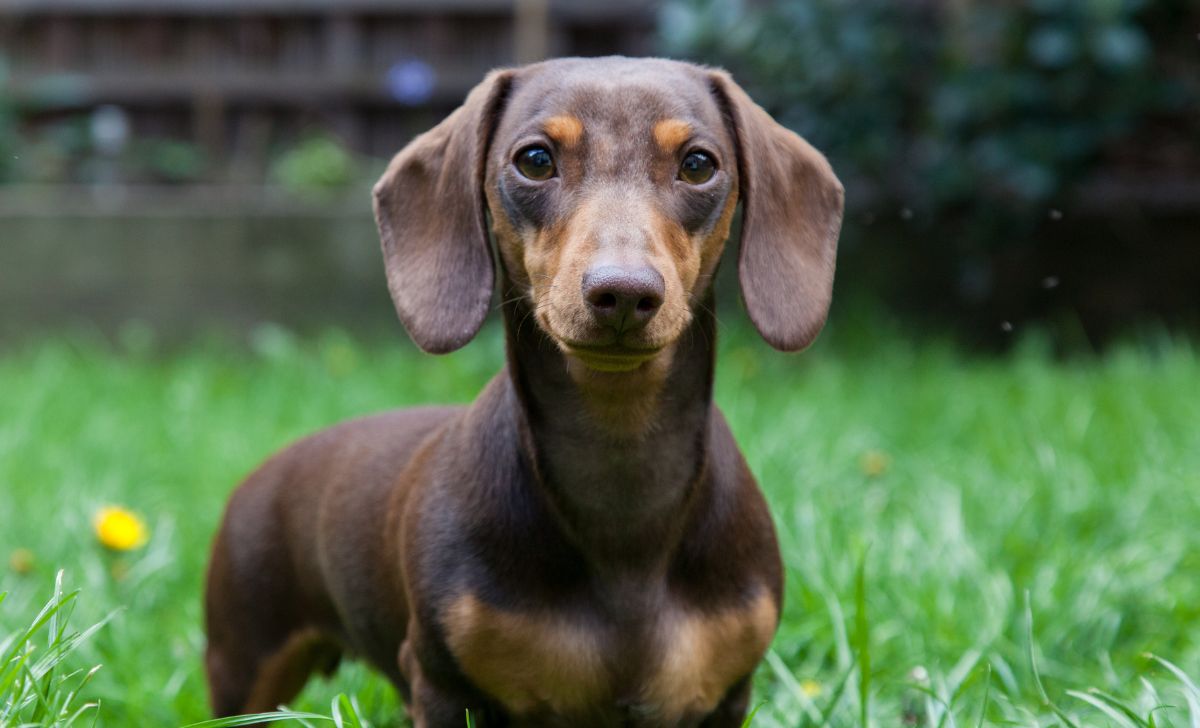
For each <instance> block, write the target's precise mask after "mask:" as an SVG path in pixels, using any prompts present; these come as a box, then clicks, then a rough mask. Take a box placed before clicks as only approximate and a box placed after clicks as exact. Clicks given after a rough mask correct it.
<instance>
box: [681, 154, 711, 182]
mask: <svg viewBox="0 0 1200 728" xmlns="http://www.w3.org/2000/svg"><path fill="white" fill-rule="evenodd" d="M716 171H717V163H716V162H714V161H713V158H712V157H710V156H708V155H707V154H705V153H704V152H691V153H689V154H688V155H687V156H686V157H684V158H683V164H680V165H679V179H681V180H683V181H684V182H687V183H688V184H690V185H702V184H704V183H705V182H707V181H709V180H710V179H712V176H713V172H716Z"/></svg>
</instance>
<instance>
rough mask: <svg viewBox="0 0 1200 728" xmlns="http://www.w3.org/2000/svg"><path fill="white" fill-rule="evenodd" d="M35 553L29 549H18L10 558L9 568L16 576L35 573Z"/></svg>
mask: <svg viewBox="0 0 1200 728" xmlns="http://www.w3.org/2000/svg"><path fill="white" fill-rule="evenodd" d="M33 564H34V559H33V552H32V551H30V550H29V549H17V550H16V551H13V552H12V555H11V556H9V557H8V568H10V569H12V570H13V573H16V574H28V573H29V572H31V571H33Z"/></svg>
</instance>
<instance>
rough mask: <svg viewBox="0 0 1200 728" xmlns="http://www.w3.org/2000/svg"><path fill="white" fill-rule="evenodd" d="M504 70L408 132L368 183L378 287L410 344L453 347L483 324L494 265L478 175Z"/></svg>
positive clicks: (500, 100) (500, 99)
mask: <svg viewBox="0 0 1200 728" xmlns="http://www.w3.org/2000/svg"><path fill="white" fill-rule="evenodd" d="M512 75H513V72H512V71H494V72H492V73H491V74H489V75H488V77H487V78H486V79H484V81H483V82H482V83H480V84H479V85H478V86H476V87H475V88H474V89H473V90H472V91H471V93H470V94H468V96H467V100H466V101H465V102H463V105H462V106H460V107H459V108H458V109H457V110H455V111H454V113H452V114H450V116H448V117H446V119H445V120H444V121H443V122H442V123H440V124H438V125H437V126H435V127H434V128H433V129H430V130H429V131H427V132H425V133H424V134H422V135H421V136H419V137H417V138H416V139H413V140H412V141H411V142H410V143H409V144H408V146H406V147H405V148H404V149H402V150H401V151H400V153H399V154H397V155H396V156H395V158H393V159H392V161H391V164H389V165H388V168H387V171H386V172H384V173H383V177H382V178H380V180H379V182H378V183H377V184H376V185H375V222H376V224H377V225H378V226H379V237H380V239H381V240H382V242H383V260H384V267H385V269H386V271H387V281H388V290H390V291H391V294H392V301H393V302H394V303H395V304H396V313H397V314H399V316H400V321H401V322H402V323H403V324H404V328H405V329H407V330H408V334H409V336H411V337H412V339H413V341H414V342H416V344H417V346H419V347H421V348H422V349H424V350H425V351H428V352H431V353H434V354H444V353H446V352H450V351H454V350H455V349H458V348H460V347H462V346H463V345H465V344H466V343H467V342H468V341H470V340H471V339H472V338H473V337H474V336H475V334H476V333H478V331H479V327H480V326H482V325H483V320H484V318H485V317H486V316H487V312H488V307H489V305H490V304H491V299H492V287H493V285H494V283H493V279H494V277H495V273H494V271H493V265H492V252H491V246H490V244H489V242H488V234H487V219H486V209H485V205H486V204H487V203H486V201H485V199H484V193H483V179H484V173H485V171H486V170H485V165H486V164H487V152H488V146H489V144H490V143H491V138H492V134H493V132H494V130H495V128H496V122H497V119H498V117H499V116H500V114H501V112H502V108H503V106H504V101H505V98H506V96H507V94H508V89H509V86H510V85H511V83H512Z"/></svg>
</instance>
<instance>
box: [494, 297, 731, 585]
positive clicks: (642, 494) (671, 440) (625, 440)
mask: <svg viewBox="0 0 1200 728" xmlns="http://www.w3.org/2000/svg"><path fill="white" fill-rule="evenodd" d="M709 296H710V298H711V293H710V294H709ZM506 299H508V300H509V303H507V304H506V305H505V307H504V315H505V326H506V330H507V338H508V341H507V345H508V365H509V373H510V376H511V378H512V381H513V385H514V387H515V389H516V391H517V395H518V397H519V398H520V400H521V403H522V408H523V420H524V422H523V425H522V429H523V430H524V435H525V436H524V443H523V447H524V448H525V450H526V451H527V453H528V455H529V457H530V460H531V462H532V463H533V466H534V468H535V469H536V472H537V476H538V480H539V481H540V486H541V487H542V488H543V490H544V492H545V494H546V496H547V498H548V500H549V502H550V505H551V508H552V509H553V510H554V511H555V512H556V514H557V515H558V517H559V520H560V523H561V525H562V527H563V528H564V530H565V531H566V535H567V537H568V538H569V539H571V540H572V541H573V542H574V543H575V544H576V545H577V546H578V547H579V548H580V550H581V551H582V552H583V554H584V555H585V557H586V558H587V559H588V560H589V561H590V562H591V563H592V564H593V565H594V566H595V567H596V568H597V569H600V570H605V569H611V570H615V571H616V572H621V571H625V570H628V569H637V570H641V569H645V568H658V567H662V566H664V565H665V563H666V560H667V559H668V558H669V556H670V554H671V553H672V551H673V549H674V546H675V545H676V544H677V543H678V539H679V532H680V529H681V527H682V524H683V523H684V522H685V517H684V516H685V515H686V512H687V510H688V506H689V504H690V502H691V500H692V497H693V496H694V494H695V490H696V487H697V486H698V484H700V483H703V482H704V477H703V476H704V474H705V466H706V458H707V449H708V433H709V420H710V414H711V410H712V386H713V379H712V375H713V361H714V355H715V350H714V345H715V335H716V330H715V321H714V319H713V314H712V313H711V312H712V301H711V300H707V301H705V305H702V306H698V307H696V308H697V311H696V314H695V317H694V319H693V321H692V322H691V324H690V325H689V326H688V329H687V330H685V331H684V332H683V334H682V335H681V336H680V337H679V339H678V340H677V342H676V343H675V344H674V345H673V347H672V348H671V349H670V350H668V351H664V353H663V354H662V355H660V356H659V357H658V358H656V359H655V360H652V361H650V362H647V363H646V364H643V365H642V367H641V368H640V369H638V370H636V371H635V372H629V373H604V372H596V371H592V370H588V369H586V368H585V367H584V366H583V364H582V362H579V361H577V360H573V359H570V358H568V357H567V356H566V355H564V354H563V353H562V351H561V350H560V349H559V348H558V346H557V345H556V344H555V343H554V342H553V341H552V340H551V339H550V338H549V337H547V336H546V334H545V333H544V332H543V331H542V330H541V328H540V327H539V326H538V325H537V324H536V323H534V321H533V320H532V317H531V316H529V307H528V304H527V303H526V302H525V301H524V299H523V298H520V297H517V296H506ZM513 299H515V300H513Z"/></svg>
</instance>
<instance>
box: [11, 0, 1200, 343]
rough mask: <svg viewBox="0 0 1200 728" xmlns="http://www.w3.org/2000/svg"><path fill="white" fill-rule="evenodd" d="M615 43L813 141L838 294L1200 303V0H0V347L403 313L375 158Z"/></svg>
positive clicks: (1124, 306)
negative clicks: (542, 66)
mask: <svg viewBox="0 0 1200 728" xmlns="http://www.w3.org/2000/svg"><path fill="white" fill-rule="evenodd" d="M613 53H619V54H627V55H651V54H654V55H667V56H671V57H676V58H686V59H693V60H697V61H700V62H703V63H707V64H713V65H721V66H724V67H726V68H728V69H729V70H730V71H732V73H733V74H734V76H735V77H736V78H737V79H738V80H739V81H740V82H741V83H742V85H743V86H745V87H746V88H747V90H748V91H749V92H750V93H751V95H752V96H753V97H754V98H755V99H756V100H758V101H759V102H760V103H761V104H762V105H763V106H764V107H766V108H767V110H768V111H770V112H771V113H772V114H773V115H774V116H775V117H776V118H777V119H778V120H780V121H781V122H782V123H784V124H786V125H788V126H790V127H791V128H793V129H795V130H796V131H798V132H799V133H801V134H802V135H804V136H806V137H807V138H808V139H809V140H810V141H811V142H812V143H813V144H814V145H815V146H817V147H818V148H819V149H821V150H823V151H824V152H825V153H826V154H827V155H828V156H829V157H830V159H831V161H832V162H833V165H834V168H835V169H836V170H837V171H838V173H839V175H840V176H841V178H842V179H843V181H844V182H845V184H846V188H847V217H846V223H845V230H844V234H843V238H842V248H841V254H840V258H839V276H838V281H837V289H838V292H837V295H836V296H835V311H834V316H835V320H836V319H837V317H838V316H844V315H845V312H846V311H850V310H877V311H886V312H887V315H889V316H897V317H900V318H901V319H902V320H904V321H905V322H908V323H911V324H912V325H913V326H914V327H921V328H932V329H934V330H936V331H939V332H942V331H949V332H953V334H954V335H956V336H958V337H960V338H961V339H963V340H965V341H968V342H970V343H972V344H978V345H982V346H986V347H1003V346H1004V345H1005V343H1006V342H1007V341H1009V340H1010V339H1011V338H1012V336H1011V335H1012V332H1013V331H1014V330H1017V329H1019V328H1021V327H1026V326H1028V325H1031V324H1033V325H1036V326H1037V327H1041V328H1045V329H1048V330H1050V331H1051V332H1052V333H1053V341H1054V342H1055V345H1056V347H1058V348H1064V349H1075V348H1080V347H1083V348H1093V347H1098V346H1102V345H1103V344H1104V343H1105V342H1106V341H1109V340H1110V339H1111V338H1112V337H1113V336H1114V335H1119V334H1121V333H1122V332H1128V331H1131V330H1133V331H1136V330H1138V329H1139V328H1140V327H1143V326H1145V325H1147V324H1148V325H1151V326H1154V327H1160V326H1169V327H1182V328H1192V327H1194V326H1195V325H1196V323H1197V319H1198V318H1200V317H1198V311H1200V103H1198V101H1200V5H1198V4H1197V3H1195V2H1194V0H1156V1H1154V0H1073V1H1072V0H1026V1H1024V2H979V1H976V0H915V1H912V2H901V3H897V2H884V1H882V0H864V1H861V2H847V1H845V0H811V1H809V2H788V1H786V0H743V1H741V2H737V1H735V0H725V1H721V0H677V1H672V2H661V3H659V2H647V1H646V0H606V1H605V2H585V1H583V0H515V1H510V0H440V1H437V2H434V1H432V0H426V1H422V0H336V1H335V0H0V311H2V312H3V313H2V314H0V346H3V344H4V343H5V342H12V341H15V340H21V339H23V338H26V337H28V336H29V335H30V334H31V333H36V332H39V331H45V330H47V329H60V328H63V327H80V326H82V327H89V328H96V329H98V330H100V331H101V332H104V333H105V334H106V335H107V334H109V333H113V332H118V331H120V330H122V328H123V327H128V326H136V327H141V328H142V329H147V330H149V331H152V332H155V333H156V334H158V335H161V336H163V337H165V338H168V339H171V338H178V337H186V336H190V335H192V334H194V333H196V332H198V331H204V330H209V329H211V328H214V327H215V328H218V329H222V330H229V331H235V332H237V331H245V330H248V327H253V326H255V325H257V324H259V323H261V322H267V321H269V322H274V323H278V324H281V325H284V326H286V327H294V328H298V329H304V328H308V327H314V326H322V325H326V324H336V325H339V326H343V327H346V326H348V327H351V328H354V327H362V328H370V327H374V326H376V325H387V326H394V323H393V322H394V319H393V318H392V316H393V315H392V312H391V306H390V304H389V303H388V301H387V299H386V289H385V286H384V283H383V276H382V270H381V266H380V256H379V254H378V252H377V239H376V235H375V231H374V226H373V222H372V219H371V212H370V204H369V202H370V201H369V188H370V185H371V184H372V182H373V181H374V179H375V178H376V177H377V176H378V174H379V172H380V171H381V169H382V167H383V165H384V164H385V162H386V160H387V158H388V157H389V156H390V155H391V154H393V153H394V152H395V151H396V150H398V149H399V148H400V147H401V146H403V145H404V143H405V142H406V141H407V140H408V139H410V138H411V137H412V136H413V135H414V134H416V133H419V132H420V131H422V130H424V129H427V128H429V127H430V126H432V125H433V124H435V123H436V122H437V121H439V120H440V119H441V118H442V117H443V116H445V115H446V114H447V113H448V112H449V111H450V110H452V109H453V108H454V107H455V106H456V105H457V104H458V103H459V102H460V100H461V99H462V98H463V96H464V95H465V93H466V92H467V90H468V89H469V88H470V87H471V86H472V85H473V84H474V83H476V82H477V81H478V80H479V79H480V78H481V77H482V76H483V75H484V73H485V72H486V71H487V70H488V69H490V68H493V67H496V66H505V65H511V64H514V63H522V62H526V61H531V60H537V59H540V58H543V57H547V56H558V55H583V56H587V55H603V54H613ZM728 267H730V266H727V268H728ZM723 295H724V297H725V298H728V299H730V300H732V298H733V296H735V295H736V291H735V290H734V289H733V287H732V286H725V290H724V292H723Z"/></svg>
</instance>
